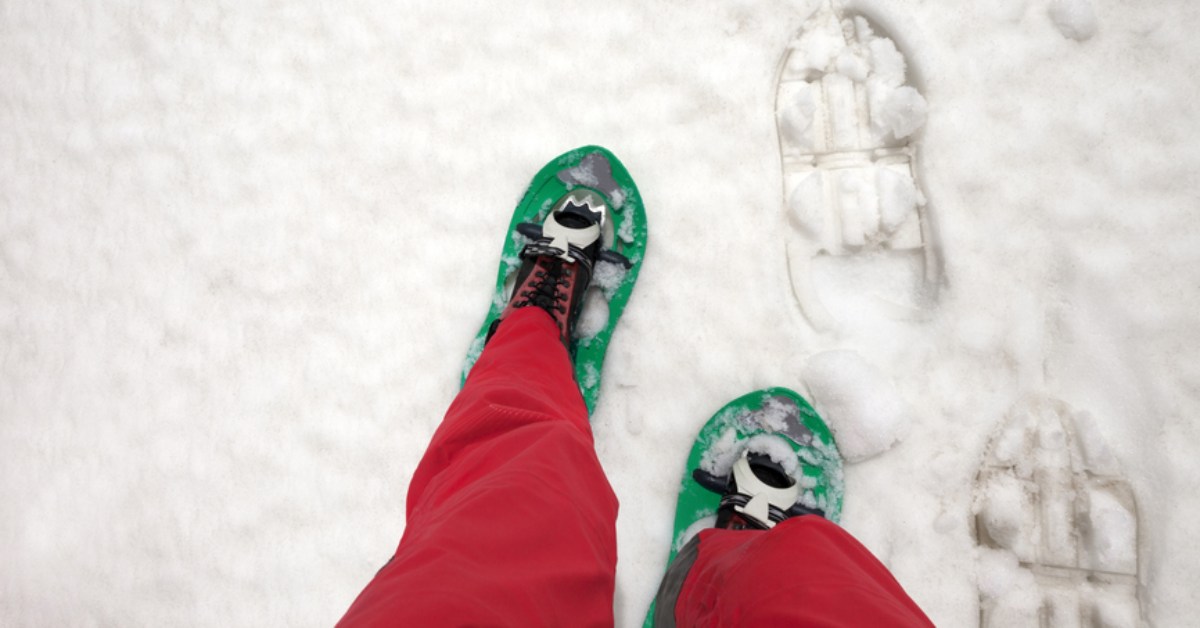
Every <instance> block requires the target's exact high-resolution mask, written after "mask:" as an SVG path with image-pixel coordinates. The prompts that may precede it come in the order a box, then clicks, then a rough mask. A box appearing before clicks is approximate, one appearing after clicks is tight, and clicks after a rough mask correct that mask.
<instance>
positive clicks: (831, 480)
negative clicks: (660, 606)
mask: <svg viewBox="0 0 1200 628" xmlns="http://www.w3.org/2000/svg"><path fill="white" fill-rule="evenodd" d="M780 447H783V448H784V451H787V452H788V455H794V456H795V458H794V462H795V464H796V465H797V468H796V470H797V473H796V475H795V476H794V477H797V478H799V483H800V485H801V488H802V489H803V490H802V492H801V496H800V500H799V502H798V503H800V504H802V505H803V506H805V507H807V508H810V509H819V510H821V511H823V512H824V513H825V518H826V519H829V520H830V521H833V522H835V523H836V522H837V521H838V520H839V519H840V518H841V513H842V496H843V493H844V484H843V477H842V457H841V455H840V454H839V453H838V450H837V446H836V445H835V444H834V441H833V435H832V434H831V433H830V431H829V427H828V426H826V425H825V422H824V421H823V420H821V417H820V416H818V415H817V412H816V411H815V410H813V408H812V406H811V405H809V404H808V402H807V401H805V400H804V398H802V397H801V396H800V395H798V394H796V393H795V392H793V391H791V390H788V389H787V388H768V389H765V390H758V391H755V392H752V393H749V394H746V395H743V396H741V397H738V398H737V399H734V400H733V401H731V402H729V403H728V404H726V405H725V407H723V408H721V409H720V410H719V411H718V412H717V413H716V414H715V415H713V417H712V418H711V419H709V420H708V422H707V423H705V424H704V427H702V428H701V429H700V433H699V434H698V435H697V436H696V440H695V442H694V444H693V445H692V450H691V453H689V454H688V460H687V471H686V473H685V474H684V478H683V483H682V484H681V486H680V488H679V500H678V502H676V506H675V532H674V534H673V535H672V537H671V538H672V541H671V549H670V553H669V555H668V557H667V563H666V564H667V565H668V566H669V565H670V564H671V561H673V560H674V559H675V555H676V554H678V553H679V550H681V549H682V548H683V546H684V545H685V544H686V543H687V542H688V541H689V540H690V539H691V538H692V536H694V535H695V534H696V533H698V532H699V531H700V530H703V529H704V528H710V527H712V526H713V524H714V523H715V521H716V513H717V507H718V506H719V505H720V503H721V495H720V494H719V493H715V492H713V491H711V490H709V489H707V488H705V487H704V486H702V485H701V484H700V483H699V482H697V481H696V479H695V478H694V477H693V472H694V471H696V470H702V471H703V472H705V473H706V474H707V475H709V476H726V475H728V474H729V472H730V469H731V467H732V466H733V463H734V461H735V460H736V459H737V458H738V456H740V455H741V453H742V452H743V451H745V450H746V449H750V450H751V451H761V452H763V453H772V458H776V455H777V454H778V452H779V448H780ZM789 449H790V451H788V450H789ZM765 450H773V451H770V452H768V451H765ZM644 625H645V626H646V627H647V628H649V627H651V626H653V625H654V607H653V605H651V608H650V611H649V613H647V615H646V622H645V624H644Z"/></svg>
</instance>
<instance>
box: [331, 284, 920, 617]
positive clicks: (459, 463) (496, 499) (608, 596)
mask: <svg viewBox="0 0 1200 628" xmlns="http://www.w3.org/2000/svg"><path fill="white" fill-rule="evenodd" d="M558 333H559V330H558V327H557V326H556V325H555V324H554V322H553V321H552V319H551V318H550V316H549V315H548V314H546V313H545V312H543V311H542V310H540V309H538V308H533V307H529V308H523V309H521V310H518V311H516V312H513V313H512V314H511V315H510V316H509V317H508V318H506V319H505V322H504V324H502V325H501V326H500V328H499V330H498V331H497V333H496V335H495V337H493V338H492V340H491V342H489V343H488V345H487V348H486V349H485V350H484V352H483V354H482V355H481V356H480V358H479V361H478V363H476V365H475V367H474V369H473V370H472V371H471V375H470V377H469V378H468V379H467V382H466V385H465V386H464V387H463V389H462V391H461V392H460V393H459V394H458V397H457V398H456V399H455V400H454V403H453V404H451V406H450V409H449V410H448V411H447V412H446V417H445V419H443V421H442V424H441V426H440V427H439V428H438V430H437V433H435V434H434V436H433V441H432V442H431V443H430V445H429V449H428V450H427V451H426V453H425V457H424V458H423V459H422V460H421V463H420V465H419V466H418V467H417V470H416V472H415V473H414V475H413V479H412V483H411V485H410V487H409V493H408V504H407V525H406V528H405V530H404V536H403V538H401V540H400V546H399V548H397V550H396V554H395V556H394V558H393V559H392V561H391V562H389V563H388V564H387V566H385V567H384V568H383V569H382V570H380V572H379V573H378V574H377V575H376V576H375V578H374V579H373V580H372V581H371V582H370V584H368V585H367V587H366V588H365V589H364V590H363V592H362V593H361V594H359V596H358V598H357V599H356V600H355V601H354V603H353V604H352V605H351V606H350V609H349V610H347V611H346V614H345V616H344V617H343V618H342V621H341V622H340V623H339V625H340V626H478V625H488V626H497V625H502V626H611V625H612V623H613V589H614V577H615V571H616V562H617V555H616V547H617V539H616V518H617V499H616V496H615V495H613V492H612V489H611V488H610V487H609V484H608V480H607V479H606V478H605V476H604V471H603V469H601V467H600V463H599V460H598V459H597V458H596V453H595V449H594V447H593V443H592V434H591V428H590V426H589V424H588V416H587V408H586V407H585V406H584V403H583V397H582V396H581V395H580V393H579V388H578V387H577V386H576V384H575V381H574V379H573V375H572V368H571V364H570V360H569V358H568V356H567V352H566V349H565V348H564V347H563V345H562V343H561V342H560V341H559V339H558ZM701 535H702V537H701V538H702V542H701V545H700V555H699V557H698V559H697V561H696V564H695V566H694V567H693V569H692V571H691V573H690V575H689V576H688V578H687V581H686V582H685V584H684V589H683V591H682V592H681V595H680V600H679V603H678V605H677V606H676V614H677V616H678V617H680V618H681V620H683V621H681V622H680V625H681V626H686V625H697V626H713V625H723V626H729V625H754V626H781V625H804V626H868V625H869V626H883V625H887V626H927V625H930V624H929V622H928V620H926V619H925V618H924V615H922V614H921V611H920V609H918V608H917V607H916V605H915V604H913V602H912V601H911V600H909V599H908V596H907V595H905V594H904V591H903V590H902V589H901V588H900V586H899V585H898V584H897V583H896V581H895V580H894V579H893V578H892V577H891V575H890V574H888V572H887V570H886V569H885V568H884V567H883V566H882V565H881V564H880V563H879V562H878V561H877V560H875V558H874V557H873V556H871V555H870V553H869V552H867V550H866V549H864V548H863V547H862V546H861V545H859V544H858V543H857V542H856V541H854V539H852V538H851V537H850V535H848V534H846V533H845V532H843V531H842V530H841V529H840V528H838V527H837V526H835V525H833V524H831V523H828V522H826V521H824V520H823V519H819V518H816V517H802V518H798V519H793V520H789V521H785V522H784V523H782V524H780V525H779V526H777V527H776V528H775V529H774V530H772V531H769V532H748V531H730V530H706V531H704V532H701Z"/></svg>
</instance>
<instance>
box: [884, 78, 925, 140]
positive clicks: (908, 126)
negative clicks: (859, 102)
mask: <svg viewBox="0 0 1200 628" xmlns="http://www.w3.org/2000/svg"><path fill="white" fill-rule="evenodd" d="M872 96H873V98H872V102H871V106H872V108H871V126H873V127H875V128H876V129H877V130H879V131H883V132H890V133H891V134H892V136H893V137H895V138H896V139H903V138H905V137H908V136H909V135H912V134H913V133H916V132H917V131H918V130H920V128H921V127H923V126H925V118H926V116H927V115H928V113H929V104H928V103H926V102H925V97H924V96H922V95H921V93H920V92H918V91H917V90H915V89H913V88H912V87H909V86H908V85H903V86H900V87H897V88H896V89H893V90H887V91H886V92H883V91H880V90H875V91H874V93H873V94H872Z"/></svg>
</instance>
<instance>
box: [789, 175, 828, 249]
mask: <svg viewBox="0 0 1200 628" xmlns="http://www.w3.org/2000/svg"><path fill="white" fill-rule="evenodd" d="M788 209H789V210H790V211H789V212H788V218H789V219H790V221H791V223H792V226H794V227H797V228H798V229H800V230H801V231H802V232H803V233H804V234H806V235H808V236H809V237H811V238H813V239H819V238H820V237H821V234H822V233H824V232H825V185H824V183H823V181H822V175H821V171H820V170H814V171H812V172H811V173H809V174H808V175H807V176H805V177H804V178H803V179H801V180H800V182H799V183H797V184H796V186H795V187H793V188H792V193H791V194H790V195H788Z"/></svg>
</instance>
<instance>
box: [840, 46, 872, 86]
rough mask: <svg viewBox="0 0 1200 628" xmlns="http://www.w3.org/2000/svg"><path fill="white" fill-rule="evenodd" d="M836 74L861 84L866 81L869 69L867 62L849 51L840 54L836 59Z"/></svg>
mask: <svg viewBox="0 0 1200 628" xmlns="http://www.w3.org/2000/svg"><path fill="white" fill-rule="evenodd" d="M837 71H838V74H841V75H842V76H844V77H846V78H848V79H850V80H852V81H854V82H856V83H861V82H863V81H865V80H867V73H868V72H869V71H870V67H869V65H868V63H867V60H866V59H864V58H862V57H860V56H858V55H856V54H854V52H852V51H851V50H850V49H848V48H847V49H846V50H843V51H842V54H840V55H838V58H837Z"/></svg>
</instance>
